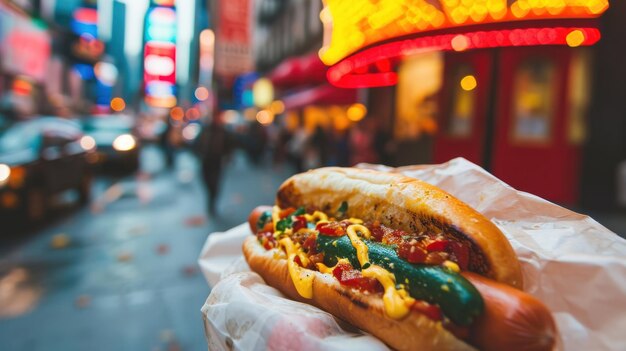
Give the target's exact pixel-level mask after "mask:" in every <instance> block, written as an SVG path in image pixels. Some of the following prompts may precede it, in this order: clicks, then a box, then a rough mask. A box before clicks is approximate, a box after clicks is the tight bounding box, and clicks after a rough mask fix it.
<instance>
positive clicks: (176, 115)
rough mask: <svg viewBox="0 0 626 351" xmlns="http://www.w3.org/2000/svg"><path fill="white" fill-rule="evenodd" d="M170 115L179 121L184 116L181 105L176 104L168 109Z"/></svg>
mask: <svg viewBox="0 0 626 351" xmlns="http://www.w3.org/2000/svg"><path fill="white" fill-rule="evenodd" d="M170 117H171V118H172V119H173V120H175V121H180V120H182V119H183V117H185V111H184V110H183V108H182V107H179V106H176V107H174V108H173V109H172V110H171V111H170Z"/></svg>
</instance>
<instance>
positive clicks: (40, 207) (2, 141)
mask: <svg viewBox="0 0 626 351" xmlns="http://www.w3.org/2000/svg"><path fill="white" fill-rule="evenodd" d="M83 136H84V135H83V133H82V130H81V128H80V125H79V124H78V123H76V122H73V121H69V120H65V119H61V118H56V117H41V118H37V119H34V120H31V121H24V122H18V123H15V124H14V125H13V126H11V127H10V128H8V129H7V130H6V131H5V132H3V133H2V134H1V135H0V216H7V217H9V218H13V216H14V215H15V214H17V215H19V216H20V217H22V218H26V219H27V220H29V221H39V220H41V219H43V218H44V217H45V216H46V214H47V212H48V209H49V205H50V200H51V198H52V197H53V196H54V195H56V194H59V193H61V192H64V191H67V190H72V189H75V190H77V191H78V194H79V201H80V202H81V203H86V202H87V201H89V195H90V189H91V179H92V177H91V172H90V166H89V163H88V161H87V155H88V151H87V150H86V149H85V148H84V147H82V146H81V144H82V142H83V141H84V140H83Z"/></svg>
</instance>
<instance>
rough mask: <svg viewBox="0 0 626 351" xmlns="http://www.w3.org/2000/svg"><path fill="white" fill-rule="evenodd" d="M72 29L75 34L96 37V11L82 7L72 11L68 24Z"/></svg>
mask: <svg viewBox="0 0 626 351" xmlns="http://www.w3.org/2000/svg"><path fill="white" fill-rule="evenodd" d="M70 26H71V28H72V31H73V32H74V33H76V34H77V35H81V36H83V35H89V36H91V37H92V38H94V39H95V38H97V37H98V11H97V10H96V9H94V8H88V7H82V8H78V9H76V11H74V15H73V18H72V22H71V24H70Z"/></svg>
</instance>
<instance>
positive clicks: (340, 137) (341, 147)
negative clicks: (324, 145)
mask: <svg viewBox="0 0 626 351" xmlns="http://www.w3.org/2000/svg"><path fill="white" fill-rule="evenodd" d="M349 135H350V134H349V132H348V129H343V130H337V131H335V134H334V137H333V140H332V145H333V150H332V152H331V154H332V155H331V156H332V161H331V163H330V165H331V166H339V167H348V166H350V138H349Z"/></svg>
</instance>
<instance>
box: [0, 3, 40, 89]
mask: <svg viewBox="0 0 626 351" xmlns="http://www.w3.org/2000/svg"><path fill="white" fill-rule="evenodd" d="M11 16H13V18H11V20H10V21H6V22H5V19H6V17H9V18H10V17H11ZM0 22H3V23H0V25H2V26H3V37H4V40H3V41H2V42H0V45H1V48H2V52H3V55H2V60H0V63H1V64H2V67H3V68H4V70H5V71H7V72H10V73H13V74H23V75H25V76H28V77H31V78H34V79H35V80H37V81H43V80H44V79H45V78H46V72H47V68H48V61H49V58H50V50H51V38H50V34H49V33H48V32H47V31H46V30H45V28H42V27H41V26H38V25H36V24H35V23H33V22H32V21H30V20H29V19H27V18H22V17H17V16H15V15H12V14H11V13H4V12H3V13H1V14H0Z"/></svg>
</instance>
